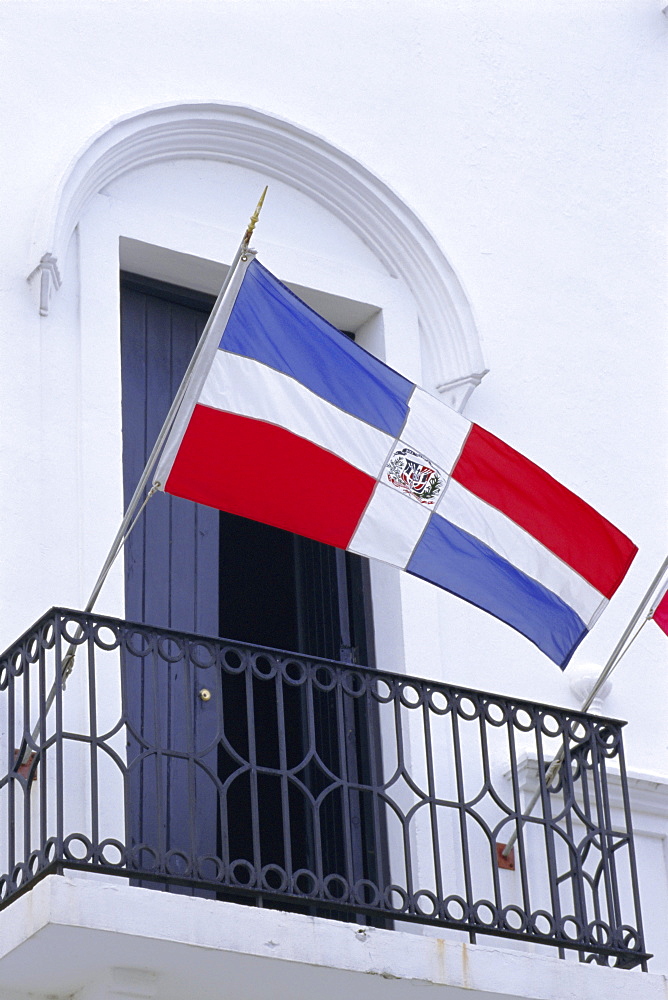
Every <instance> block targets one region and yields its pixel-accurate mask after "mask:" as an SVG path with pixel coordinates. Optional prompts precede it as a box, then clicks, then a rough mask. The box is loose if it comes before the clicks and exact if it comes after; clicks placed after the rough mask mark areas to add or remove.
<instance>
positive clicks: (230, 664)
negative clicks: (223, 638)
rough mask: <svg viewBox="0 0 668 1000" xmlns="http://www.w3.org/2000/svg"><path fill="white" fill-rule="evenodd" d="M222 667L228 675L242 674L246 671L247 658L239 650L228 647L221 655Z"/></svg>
mask: <svg viewBox="0 0 668 1000" xmlns="http://www.w3.org/2000/svg"><path fill="white" fill-rule="evenodd" d="M221 665H222V667H223V669H224V670H225V671H226V672H227V673H228V674H241V673H243V671H244V670H245V669H246V658H245V656H244V655H243V653H241V652H240V651H239V650H238V649H234V648H233V647H230V646H226V647H225V649H223V650H222V653H221Z"/></svg>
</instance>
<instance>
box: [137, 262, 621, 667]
mask: <svg viewBox="0 0 668 1000" xmlns="http://www.w3.org/2000/svg"><path fill="white" fill-rule="evenodd" d="M156 478H157V481H158V482H159V483H160V485H161V488H162V489H164V490H165V491H166V492H167V493H171V494H173V495H175V496H180V497H186V498H187V499H190V500H194V501H196V502H197V503H203V504H206V505H207V506H209V507H215V508H218V509H220V510H226V511H230V512H231V513H234V514H240V515H242V516H243V517H248V518H252V519H253V520H255V521H263V522H265V523H267V524H273V525H275V526H276V527H278V528H285V529H287V530H288V531H293V532H295V533H297V534H300V535H305V536H307V537H308V538H313V539H316V540H317V541H320V542H326V543H327V544H329V545H335V546H338V547H339V548H341V549H348V550H350V551H351V552H357V553H359V554H360V555H363V556H370V557H371V558H373V559H380V560H382V561H384V562H387V563H391V564H392V565H393V566H397V567H399V568H400V569H403V570H405V571H406V572H407V573H411V574H412V575H413V576H417V577H420V578H421V579H423V580H427V581H429V582H430V583H433V584H435V585H436V586H438V587H442V588H443V589H444V590H447V591H449V592H450V593H452V594H456V595H457V596H458V597H462V598H463V599H464V600H466V601H469V602H470V603H471V604H475V605H476V606H477V607H479V608H482V609H483V610H484V611H487V612H489V613H490V614H492V615H495V616H496V617H497V618H500V619H501V620H502V621H504V622H506V623H507V624H508V625H511V626H512V627H513V628H515V629H517V630H518V631H519V632H521V633H522V634H523V635H525V636H526V637H527V638H528V639H530V640H531V641H532V642H534V643H535V644H536V645H537V646H538V647H539V649H541V650H542V651H543V652H544V653H545V654H546V655H547V656H549V657H550V659H551V660H553V661H554V662H555V663H557V664H558V665H559V666H561V667H562V668H563V667H565V666H566V664H567V663H568V660H569V659H570V657H571V655H572V654H573V651H574V650H575V648H576V647H577V646H578V644H579V643H580V642H581V641H582V639H583V638H584V637H585V636H586V634H587V632H588V631H589V629H590V628H591V627H592V625H593V624H594V622H595V621H596V619H597V618H598V616H599V615H600V614H601V612H602V611H603V609H604V607H605V606H606V604H607V603H608V601H609V599H610V598H611V597H612V595H613V594H614V592H615V591H616V589H617V587H618V586H619V584H620V583H621V581H622V579H623V577H624V575H625V573H626V571H627V570H628V568H629V565H630V564H631V561H632V559H633V557H634V555H635V553H636V551H637V549H636V546H635V545H634V544H633V543H632V542H631V541H630V540H629V539H628V538H627V537H626V536H625V535H623V534H622V533H621V532H620V531H618V529H617V528H615V527H614V525H612V524H610V522H609V521H607V520H606V519H605V518H604V517H601V515H600V514H598V513H597V512H596V511H595V510H593V509H592V508H591V507H590V506H589V505H588V504H586V503H585V502H584V501H583V500H580V499H579V498H578V497H576V496H575V495H574V494H573V493H571V492H570V491H569V490H567V489H566V488H565V487H563V486H561V485H560V484H559V483H557V482H556V481H555V480H554V479H552V477H551V476H549V475H548V474H547V473H546V472H543V470H542V469H540V468H538V466H536V465H534V464H533V462H530V461H529V460H528V459H526V458H524V457H523V456H522V455H520V454H519V453H518V452H516V451H515V450H514V449H513V448H510V447H509V446H508V445H507V444H504V443H503V441H500V440H499V439H498V438H497V437H495V436H494V435H493V434H490V433H489V431H486V430H484V429H483V428H482V427H480V426H478V425H477V424H473V423H471V421H470V420H467V419H466V418H465V417H463V416H462V415H461V414H460V413H457V412H456V411H455V410H453V409H451V408H450V407H448V406H446V405H445V404H444V403H442V402H440V401H439V400H437V399H435V398H434V397H433V396H431V395H430V394H429V393H428V392H425V390H424V389H421V388H420V387H419V386H417V385H414V384H413V383H412V382H409V381H408V379H406V378H404V377H403V376H402V375H400V374H399V373H398V372H396V371H393V370H392V369H391V368H388V367H387V365H385V364H383V362H382V361H379V360H378V359H377V358H375V357H373V356H372V355H370V354H368V353H367V352H366V351H365V350H363V349H362V348H361V347H359V346H358V345H356V344H355V343H353V342H352V341H350V340H349V339H348V338H347V337H346V336H345V335H344V334H342V333H340V332H339V331H338V330H336V329H335V328H334V327H332V326H331V325H330V324H329V323H327V321H326V320H324V319H323V318H322V317H321V316H319V315H318V314H317V313H315V312H313V310H312V309H310V308H309V307H308V306H307V305H306V304H305V303H304V302H302V301H301V300H300V299H298V298H297V297H296V296H295V295H294V294H293V293H292V292H291V291H290V290H289V289H288V288H286V287H285V286H284V285H282V284H281V283H280V282H279V281H278V280H277V279H276V278H275V277H274V276H273V275H272V274H270V273H269V271H267V270H266V269H265V268H264V267H262V265H261V264H259V263H258V262H257V261H256V260H252V261H251V262H250V264H248V263H247V264H246V265H245V266H244V265H242V266H241V268H240V269H239V270H238V273H237V272H235V274H234V275H233V278H232V280H231V282H230V285H229V286H228V289H227V291H226V293H225V295H224V296H223V299H222V300H221V303H220V305H219V308H218V310H217V312H216V314H215V316H214V317H213V319H212V321H211V322H210V324H209V328H208V333H207V340H206V342H205V344H204V345H203V350H202V353H201V355H200V357H199V359H198V363H197V365H196V367H195V370H194V372H193V376H192V378H191V381H190V383H189V386H188V390H187V392H186V395H185V397H184V400H183V403H182V405H181V408H180V410H179V411H178V414H177V417H176V420H175V423H174V425H173V427H172V430H171V432H170V436H169V438H168V440H167V443H166V445H165V448H164V450H163V453H162V455H161V458H160V461H159V465H158V469H157V474H156Z"/></svg>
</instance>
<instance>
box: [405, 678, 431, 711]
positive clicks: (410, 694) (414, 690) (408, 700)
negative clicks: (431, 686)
mask: <svg viewBox="0 0 668 1000" xmlns="http://www.w3.org/2000/svg"><path fill="white" fill-rule="evenodd" d="M424 696H425V693H424V690H423V689H422V688H419V687H418V686H417V685H416V684H411V683H410V681H407V682H406V683H405V684H400V685H399V701H400V702H401V704H402V705H403V706H404V708H420V707H421V706H422V705H424Z"/></svg>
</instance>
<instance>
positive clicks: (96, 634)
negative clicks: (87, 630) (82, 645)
mask: <svg viewBox="0 0 668 1000" xmlns="http://www.w3.org/2000/svg"><path fill="white" fill-rule="evenodd" d="M103 629H106V630H107V631H108V632H111V635H112V636H113V638H112V639H111V641H110V642H109V641H106V640H105V639H104V633H103V631H102V630H103ZM93 638H94V640H95V645H96V646H99V647H100V649H107V650H111V649H117V648H118V646H120V643H121V636H120V632H119V630H118V629H115V628H113V627H112V626H111V625H107V624H106V622H100V623H98V624H95V625H94V626H93Z"/></svg>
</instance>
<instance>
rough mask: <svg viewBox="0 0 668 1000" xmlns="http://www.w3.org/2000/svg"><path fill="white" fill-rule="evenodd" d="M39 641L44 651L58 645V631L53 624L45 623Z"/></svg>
mask: <svg viewBox="0 0 668 1000" xmlns="http://www.w3.org/2000/svg"><path fill="white" fill-rule="evenodd" d="M39 641H40V645H41V647H42V649H53V647H54V646H55V644H56V630H55V628H54V625H53V622H52V621H51V622H45V623H44V625H43V626H42V628H41V630H40V633H39Z"/></svg>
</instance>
